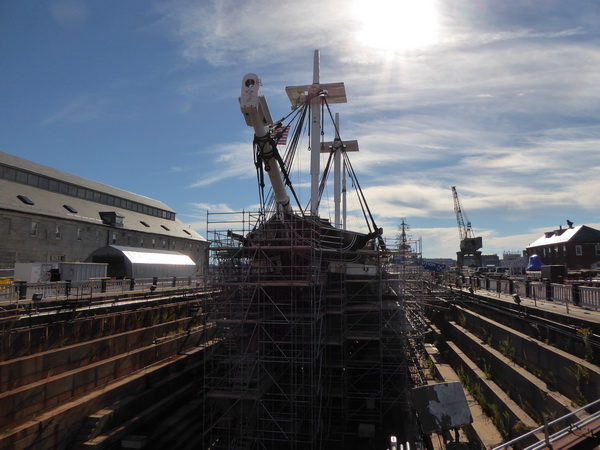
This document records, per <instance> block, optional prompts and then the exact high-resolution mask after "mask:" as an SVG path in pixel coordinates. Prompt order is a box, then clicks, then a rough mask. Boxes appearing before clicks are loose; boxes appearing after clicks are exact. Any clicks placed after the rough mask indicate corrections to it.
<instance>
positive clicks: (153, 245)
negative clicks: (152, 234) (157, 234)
mask: <svg viewBox="0 0 600 450" xmlns="http://www.w3.org/2000/svg"><path fill="white" fill-rule="evenodd" d="M152 247H156V239H154V238H152Z"/></svg>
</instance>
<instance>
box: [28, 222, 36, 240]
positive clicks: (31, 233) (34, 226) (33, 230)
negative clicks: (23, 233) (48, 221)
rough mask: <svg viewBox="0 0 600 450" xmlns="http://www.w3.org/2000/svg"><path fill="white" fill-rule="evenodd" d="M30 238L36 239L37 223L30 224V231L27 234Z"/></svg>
mask: <svg viewBox="0 0 600 450" xmlns="http://www.w3.org/2000/svg"><path fill="white" fill-rule="evenodd" d="M29 234H30V235H31V237H36V236H37V235H38V223H37V222H31V231H30V233H29Z"/></svg>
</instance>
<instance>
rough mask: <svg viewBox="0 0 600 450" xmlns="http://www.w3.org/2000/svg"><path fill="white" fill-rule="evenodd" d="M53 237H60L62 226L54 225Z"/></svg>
mask: <svg viewBox="0 0 600 450" xmlns="http://www.w3.org/2000/svg"><path fill="white" fill-rule="evenodd" d="M54 237H55V238H56V239H60V238H61V237H62V225H56V227H55V228H54Z"/></svg>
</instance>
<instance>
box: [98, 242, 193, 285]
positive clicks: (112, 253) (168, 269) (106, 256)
mask: <svg viewBox="0 0 600 450" xmlns="http://www.w3.org/2000/svg"><path fill="white" fill-rule="evenodd" d="M88 259H89V260H90V261H91V262H103V263H107V264H108V271H107V275H108V276H110V277H116V278H152V277H189V276H192V275H194V274H195V273H196V269H197V266H196V264H195V263H194V261H192V259H191V258H190V257H189V256H187V255H184V254H182V253H179V252H174V251H168V250H156V249H145V248H139V247H123V246H118V245H108V246H106V247H102V248H99V249H98V250H96V251H94V252H93V253H92V254H91V255H90V257H89V258H88Z"/></svg>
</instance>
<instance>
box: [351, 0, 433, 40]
mask: <svg viewBox="0 0 600 450" xmlns="http://www.w3.org/2000/svg"><path fill="white" fill-rule="evenodd" d="M354 14H355V16H356V19H357V23H358V29H357V30H356V35H355V36H356V39H357V41H358V43H359V44H361V45H364V46H366V47H371V48H374V49H378V50H383V51H389V52H397V51H405V50H413V49H417V48H420V47H425V46H428V45H432V44H434V43H435V42H436V41H437V38H438V13H437V7H436V0H354Z"/></svg>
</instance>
